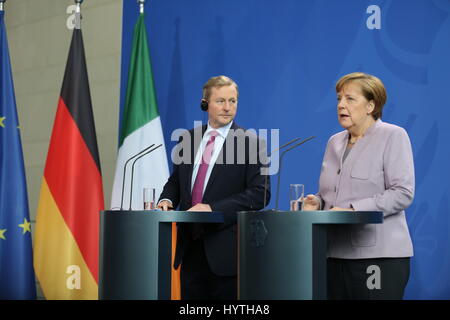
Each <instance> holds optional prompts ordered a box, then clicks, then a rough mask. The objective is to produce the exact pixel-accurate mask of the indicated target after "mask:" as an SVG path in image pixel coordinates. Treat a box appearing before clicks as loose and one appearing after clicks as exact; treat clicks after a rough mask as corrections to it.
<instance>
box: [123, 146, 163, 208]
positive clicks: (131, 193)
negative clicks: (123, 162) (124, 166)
mask: <svg viewBox="0 0 450 320" xmlns="http://www.w3.org/2000/svg"><path fill="white" fill-rule="evenodd" d="M153 145H154V144H153ZM161 146H162V143H161V144H160V145H158V146H156V147H154V148H153V149H151V150H150V151H147V152H145V153H143V154H141V155H139V157H137V158H136V159H135V160H134V161H133V164H132V166H131V186H130V211H131V200H132V195H133V176H134V165H135V164H136V161H138V160H139V159H140V158H142V157H143V156H146V155H148V154H149V153H152V152H153V151H155V150H156V149H158V148H159V147H161Z"/></svg>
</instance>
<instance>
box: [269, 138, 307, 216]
mask: <svg viewBox="0 0 450 320" xmlns="http://www.w3.org/2000/svg"><path fill="white" fill-rule="evenodd" d="M298 140H300V138H295V139H292V140H291V141H289V142H287V143H285V144H283V145H282V146H281V147H279V148H278V149H275V150H273V151H272V152H271V153H270V155H269V157H271V156H272V153H274V152H277V151H280V150H281V149H284V148H286V147H287V146H289V145H291V144H293V143H294V142H296V141H298ZM267 177H268V174H266V176H265V177H264V206H263V208H265V207H266V205H267V180H268V178H267Z"/></svg>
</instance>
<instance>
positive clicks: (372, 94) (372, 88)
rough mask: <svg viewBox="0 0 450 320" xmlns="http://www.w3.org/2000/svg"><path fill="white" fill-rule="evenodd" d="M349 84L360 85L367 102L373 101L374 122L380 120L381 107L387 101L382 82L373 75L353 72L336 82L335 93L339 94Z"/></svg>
mask: <svg viewBox="0 0 450 320" xmlns="http://www.w3.org/2000/svg"><path fill="white" fill-rule="evenodd" d="M350 82H352V83H358V84H359V85H360V87H361V91H362V94H363V95H364V97H365V98H366V99H367V100H368V101H373V102H374V104H375V107H374V109H373V111H372V117H373V118H374V119H375V120H377V119H381V116H382V115H383V107H384V104H385V103H386V100H387V94H386V88H385V87H384V84H383V82H381V80H380V79H379V78H377V77H375V76H373V75H370V74H367V73H363V72H353V73H349V74H347V75H345V76H343V77H342V78H340V79H339V80H338V82H337V83H336V92H337V93H339V92H340V91H341V90H342V89H343V88H344V87H345V86H346V85H347V84H349V83H350Z"/></svg>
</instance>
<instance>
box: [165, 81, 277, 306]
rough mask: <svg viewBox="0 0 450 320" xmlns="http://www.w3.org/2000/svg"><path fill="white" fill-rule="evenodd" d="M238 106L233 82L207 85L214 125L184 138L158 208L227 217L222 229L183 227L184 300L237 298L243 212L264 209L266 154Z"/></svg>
mask: <svg viewBox="0 0 450 320" xmlns="http://www.w3.org/2000/svg"><path fill="white" fill-rule="evenodd" d="M237 101H238V86H237V84H236V83H235V82H234V81H233V80H231V79H230V78H228V77H225V76H218V77H213V78H211V79H209V80H208V81H207V82H206V84H205V86H204V87H203V99H202V102H201V108H202V110H204V111H206V112H208V125H204V126H201V127H198V128H195V129H192V130H190V131H188V132H186V134H184V135H183V136H182V137H181V138H180V142H179V144H178V152H175V154H177V155H179V156H180V157H181V158H182V159H183V161H181V163H180V162H177V161H174V169H173V173H172V175H171V176H170V177H169V180H168V182H167V183H166V185H165V186H164V189H163V192H162V193H161V196H160V200H159V203H158V207H159V208H161V209H162V210H170V209H173V208H176V207H179V210H188V211H217V212H222V213H223V214H224V220H225V221H224V223H222V224H218V225H217V224H179V225H178V233H177V235H178V237H177V249H176V254H175V263H174V266H175V268H178V267H179V266H180V264H182V267H181V298H182V299H236V298H237V277H236V274H237V212H238V211H245V210H252V211H253V210H260V209H262V208H263V206H264V180H265V177H264V175H262V174H261V173H262V170H261V169H263V165H262V164H261V158H260V157H259V155H260V154H264V150H263V149H261V148H263V147H262V143H261V141H260V140H258V139H257V137H256V135H254V134H249V133H248V132H245V131H244V130H243V129H242V128H240V127H239V126H237V125H236V124H235V123H234V122H233V119H234V117H235V115H236V111H237ZM196 137H199V138H198V139H196ZM196 140H198V141H196ZM175 162H176V163H175ZM263 162H264V161H263ZM268 185H270V183H268ZM266 197H267V198H268V199H269V198H270V192H269V191H268V192H267V196H266ZM268 201H269V200H267V202H268Z"/></svg>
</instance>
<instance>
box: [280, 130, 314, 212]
mask: <svg viewBox="0 0 450 320" xmlns="http://www.w3.org/2000/svg"><path fill="white" fill-rule="evenodd" d="M314 138H315V137H314V136H312V137H309V138H306V139H305V140H303V141H300V142H299V143H297V144H295V145H293V146H292V147H290V148H288V149H286V150H285V151H283V153H282V154H281V156H280V165H279V168H278V182H277V201H276V206H275V211H277V210H278V199H279V195H280V177H281V164H282V160H283V157H284V155H285V154H286V152H289V151H291V150H292V149H295V148H297V147H298V146H300V145H302V144H304V143H305V142H308V141H309V140H311V139H314Z"/></svg>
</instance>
